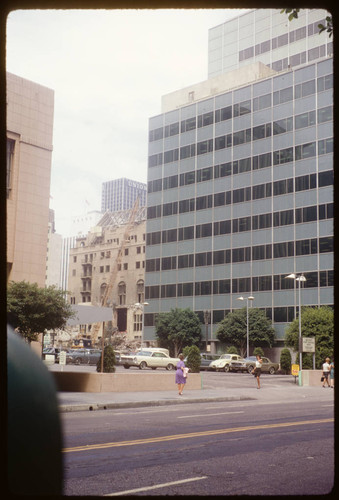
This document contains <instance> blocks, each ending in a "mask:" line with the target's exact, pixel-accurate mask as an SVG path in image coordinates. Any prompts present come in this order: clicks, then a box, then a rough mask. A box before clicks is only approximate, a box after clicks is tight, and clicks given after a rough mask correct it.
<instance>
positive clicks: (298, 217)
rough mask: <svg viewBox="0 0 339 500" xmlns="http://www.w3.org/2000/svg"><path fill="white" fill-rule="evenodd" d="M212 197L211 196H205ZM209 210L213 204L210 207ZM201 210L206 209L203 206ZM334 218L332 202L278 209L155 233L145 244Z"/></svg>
mask: <svg viewBox="0 0 339 500" xmlns="http://www.w3.org/2000/svg"><path fill="white" fill-rule="evenodd" d="M208 196H211V195H208ZM211 207H212V205H211ZM204 208H209V207H208V206H205V207H204ZM332 218H333V203H325V204H321V205H311V206H308V207H302V208H296V209H293V208H292V209H288V210H279V211H276V212H273V213H272V212H268V213H264V214H258V215H248V216H245V217H239V218H234V219H226V220H222V221H217V222H214V223H212V222H207V223H204V224H197V225H195V226H194V225H191V226H185V227H179V228H174V229H165V230H163V231H154V232H150V233H148V234H147V245H160V244H165V243H173V242H176V241H184V240H191V239H194V238H207V237H211V236H220V235H222V234H231V233H241V232H245V231H255V230H258V229H270V228H272V227H280V226H288V225H292V224H303V223H306V222H316V221H318V220H324V219H332Z"/></svg>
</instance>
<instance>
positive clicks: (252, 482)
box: [61, 373, 334, 496]
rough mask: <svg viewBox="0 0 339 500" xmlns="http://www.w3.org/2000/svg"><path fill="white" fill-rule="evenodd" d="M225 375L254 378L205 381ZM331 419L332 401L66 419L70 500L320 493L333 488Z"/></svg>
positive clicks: (202, 406)
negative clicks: (80, 499) (81, 498)
mask: <svg viewBox="0 0 339 500" xmlns="http://www.w3.org/2000/svg"><path fill="white" fill-rule="evenodd" d="M225 376H227V377H232V379H229V380H230V381H231V380H232V383H235V384H237V383H240V384H241V383H244V382H245V377H246V379H247V380H248V378H247V377H248V375H247V374H224V373H218V374H214V373H208V374H207V375H206V376H205V377H204V378H205V383H211V384H216V383H218V381H220V383H222V381H223V379H222V377H225ZM242 378H243V381H242V382H241V379H242ZM280 379H281V377H280V376H276V375H275V376H270V375H267V376H263V377H262V384H279V383H287V379H286V377H285V379H282V380H281V381H280ZM279 381H280V382H279ZM285 381H286V382H285ZM289 383H290V381H289ZM333 416H334V410H333V403H332V401H328V402H324V401H323V402H322V403H321V404H320V403H319V401H318V402H317V401H316V400H314V401H310V400H300V402H298V403H296V402H293V403H286V401H284V402H279V401H274V402H268V401H258V400H257V401H228V402H215V403H209V404H206V403H198V404H195V403H192V404H190V405H184V407H183V406H182V405H178V406H177V405H173V406H166V407H148V408H124V409H120V410H119V409H116V410H106V411H104V412H75V413H64V414H62V416H61V418H62V422H63V430H64V451H63V458H64V494H65V495H95V496H102V495H119V496H120V495H138V496H145V495H146V496H148V495H150V496H151V495H207V496H211V495H247V494H248V495H294V496H295V495H311V494H312V495H314V494H319V495H323V494H326V493H329V492H330V491H331V489H332V486H333V481H334V422H333Z"/></svg>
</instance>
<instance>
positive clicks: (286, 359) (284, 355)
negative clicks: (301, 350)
mask: <svg viewBox="0 0 339 500" xmlns="http://www.w3.org/2000/svg"><path fill="white" fill-rule="evenodd" d="M291 365H292V356H291V353H290V351H289V349H286V348H285V349H283V350H282V351H281V354H280V366H281V369H282V370H284V372H285V373H286V374H287V375H289V374H290V373H291Z"/></svg>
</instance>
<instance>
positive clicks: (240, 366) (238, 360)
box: [209, 354, 247, 372]
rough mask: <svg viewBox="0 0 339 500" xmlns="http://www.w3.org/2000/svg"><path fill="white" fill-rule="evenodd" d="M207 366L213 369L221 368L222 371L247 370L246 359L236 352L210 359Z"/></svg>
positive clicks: (219, 369)
mask: <svg viewBox="0 0 339 500" xmlns="http://www.w3.org/2000/svg"><path fill="white" fill-rule="evenodd" d="M209 368H210V369H212V370H215V371H221V370H223V371H224V372H229V371H235V372H238V371H242V372H247V366H246V361H245V360H244V359H243V358H242V357H241V356H239V355H238V354H223V355H222V356H221V357H220V358H219V359H216V360H215V361H212V362H211V363H210V366H209Z"/></svg>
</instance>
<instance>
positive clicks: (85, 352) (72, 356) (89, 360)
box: [66, 349, 101, 365]
mask: <svg viewBox="0 0 339 500" xmlns="http://www.w3.org/2000/svg"><path fill="white" fill-rule="evenodd" d="M100 356H101V350H100V349H70V350H69V351H68V353H67V354H66V363H67V364H74V365H96V364H97V362H98V361H99V359H100Z"/></svg>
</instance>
